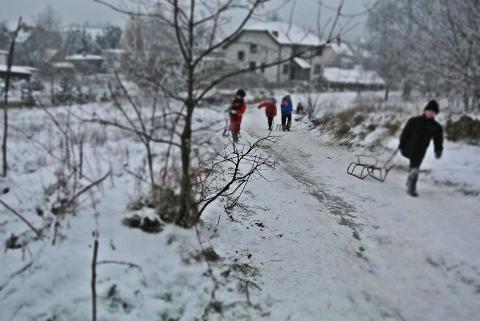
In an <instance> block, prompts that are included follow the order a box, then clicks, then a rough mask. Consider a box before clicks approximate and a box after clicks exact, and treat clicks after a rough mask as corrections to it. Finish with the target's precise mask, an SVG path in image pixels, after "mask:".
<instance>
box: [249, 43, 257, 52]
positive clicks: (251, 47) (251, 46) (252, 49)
mask: <svg viewBox="0 0 480 321" xmlns="http://www.w3.org/2000/svg"><path fill="white" fill-rule="evenodd" d="M257 51H258V46H257V45H255V44H253V43H252V44H250V53H252V54H256V53H257Z"/></svg>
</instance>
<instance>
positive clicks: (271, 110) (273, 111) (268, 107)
mask: <svg viewBox="0 0 480 321" xmlns="http://www.w3.org/2000/svg"><path fill="white" fill-rule="evenodd" d="M276 102H277V100H276V99H275V98H273V97H272V99H270V100H267V101H264V102H262V103H261V104H260V105H258V109H260V108H265V115H266V116H267V119H268V130H269V131H272V125H273V118H275V116H277V107H276V106H275V104H276Z"/></svg>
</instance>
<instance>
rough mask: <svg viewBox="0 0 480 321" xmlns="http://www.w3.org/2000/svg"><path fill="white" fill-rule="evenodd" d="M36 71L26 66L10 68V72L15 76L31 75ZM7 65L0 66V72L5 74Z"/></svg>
mask: <svg viewBox="0 0 480 321" xmlns="http://www.w3.org/2000/svg"><path fill="white" fill-rule="evenodd" d="M35 70H36V69H35V68H33V67H28V66H12V68H11V72H12V73H15V74H24V75H31V74H32V73H33V72H34V71H35ZM6 71H7V65H0V72H6Z"/></svg>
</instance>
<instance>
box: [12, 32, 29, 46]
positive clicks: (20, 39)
mask: <svg viewBox="0 0 480 321" xmlns="http://www.w3.org/2000/svg"><path fill="white" fill-rule="evenodd" d="M31 35H32V33H31V32H30V31H24V30H20V31H19V32H18V35H17V38H16V39H15V42H16V43H24V42H25V41H27V40H28V38H30V36H31Z"/></svg>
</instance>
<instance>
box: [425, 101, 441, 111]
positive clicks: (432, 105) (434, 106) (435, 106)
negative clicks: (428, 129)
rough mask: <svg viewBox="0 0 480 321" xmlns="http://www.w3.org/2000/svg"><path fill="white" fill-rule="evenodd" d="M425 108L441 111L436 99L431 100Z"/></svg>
mask: <svg viewBox="0 0 480 321" xmlns="http://www.w3.org/2000/svg"><path fill="white" fill-rule="evenodd" d="M424 110H431V111H433V112H434V113H435V114H438V113H439V112H440V107H439V106H438V103H437V101H436V100H430V101H429V102H428V104H427V106H426V107H425V109H424Z"/></svg>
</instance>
